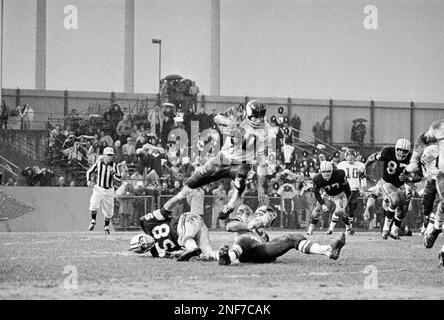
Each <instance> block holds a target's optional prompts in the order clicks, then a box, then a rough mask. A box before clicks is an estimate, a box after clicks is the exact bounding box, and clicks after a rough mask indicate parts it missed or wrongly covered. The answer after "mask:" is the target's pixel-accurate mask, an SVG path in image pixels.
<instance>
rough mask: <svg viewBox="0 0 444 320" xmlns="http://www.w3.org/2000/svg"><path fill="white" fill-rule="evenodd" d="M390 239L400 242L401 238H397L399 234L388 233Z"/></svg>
mask: <svg viewBox="0 0 444 320" xmlns="http://www.w3.org/2000/svg"><path fill="white" fill-rule="evenodd" d="M389 236H390V238H392V239H395V240H401V237H400V236H399V234H393V233H391V232H390V233H389Z"/></svg>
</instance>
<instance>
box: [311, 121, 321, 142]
mask: <svg viewBox="0 0 444 320" xmlns="http://www.w3.org/2000/svg"><path fill="white" fill-rule="evenodd" d="M312 130H313V135H314V138H315V139H314V143H315V144H316V143H319V142H321V140H322V138H323V136H322V125H321V123H320V122H319V121H316V123H315V124H314V126H313V129H312Z"/></svg>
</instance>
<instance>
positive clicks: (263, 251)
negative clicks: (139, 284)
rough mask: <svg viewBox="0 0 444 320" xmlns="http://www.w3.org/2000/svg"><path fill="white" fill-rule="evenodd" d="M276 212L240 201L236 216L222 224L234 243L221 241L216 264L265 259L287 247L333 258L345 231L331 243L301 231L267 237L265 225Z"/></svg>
mask: <svg viewBox="0 0 444 320" xmlns="http://www.w3.org/2000/svg"><path fill="white" fill-rule="evenodd" d="M275 218H276V213H275V212H274V210H273V209H271V208H269V207H266V206H262V207H259V208H258V209H257V210H256V212H254V213H253V211H252V210H251V208H250V207H248V206H247V205H241V206H240V207H239V208H238V210H237V212H236V217H235V218H234V219H233V220H230V221H229V222H228V223H227V225H226V230H227V231H229V232H234V245H233V246H231V248H230V247H229V246H228V245H224V246H223V247H222V248H221V249H220V250H219V264H220V265H230V264H233V263H237V262H255V263H268V262H273V261H275V260H276V258H278V257H280V256H282V255H283V254H285V253H286V252H288V251H289V250H291V249H295V250H298V251H301V252H304V253H307V254H320V255H325V256H327V257H329V258H330V259H333V260H336V259H338V258H339V254H340V251H341V249H342V247H343V246H344V245H345V234H344V233H342V234H341V236H340V237H339V238H338V239H337V240H336V241H334V242H333V243H332V244H331V245H320V244H317V243H314V242H311V241H309V240H307V239H306V238H305V237H304V236H303V235H302V234H298V233H290V234H286V235H283V236H280V237H278V238H276V239H273V240H271V241H270V240H269V237H268V235H267V233H266V232H265V229H266V228H267V227H269V226H271V225H272V224H273V221H274V219H275Z"/></svg>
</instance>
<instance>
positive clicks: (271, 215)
mask: <svg viewBox="0 0 444 320" xmlns="http://www.w3.org/2000/svg"><path fill="white" fill-rule="evenodd" d="M254 214H255V216H256V217H260V218H261V219H262V221H263V228H268V227H270V226H272V225H273V222H274V220H276V217H277V213H276V212H275V211H274V210H273V209H272V208H271V207H267V206H261V207H259V208H257V209H256V212H255V213H254Z"/></svg>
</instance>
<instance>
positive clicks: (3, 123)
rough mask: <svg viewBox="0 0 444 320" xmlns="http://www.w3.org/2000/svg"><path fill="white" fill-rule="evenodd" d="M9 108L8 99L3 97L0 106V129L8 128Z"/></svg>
mask: <svg viewBox="0 0 444 320" xmlns="http://www.w3.org/2000/svg"><path fill="white" fill-rule="evenodd" d="M8 118H9V108H8V106H7V105H6V99H2V104H1V106H0V129H5V130H6V129H8Z"/></svg>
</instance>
